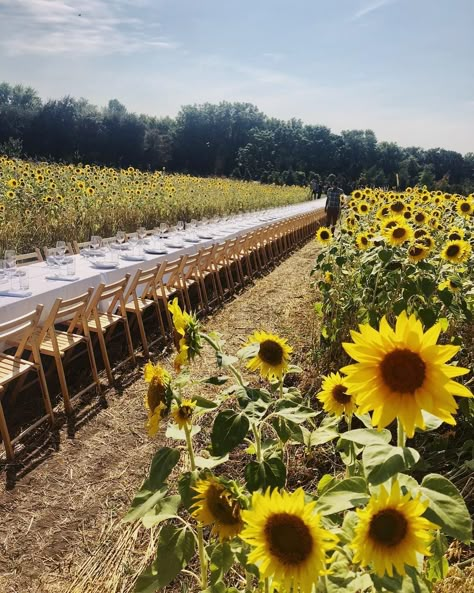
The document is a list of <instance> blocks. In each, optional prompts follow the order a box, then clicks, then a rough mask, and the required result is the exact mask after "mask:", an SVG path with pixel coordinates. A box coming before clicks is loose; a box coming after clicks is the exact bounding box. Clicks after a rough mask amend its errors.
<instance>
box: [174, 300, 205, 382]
mask: <svg viewBox="0 0 474 593" xmlns="http://www.w3.org/2000/svg"><path fill="white" fill-rule="evenodd" d="M168 309H169V311H170V312H171V314H172V316H173V325H174V329H175V346H176V349H177V350H178V355H177V356H176V358H175V360H174V366H175V368H176V370H177V371H179V370H180V369H181V367H182V366H183V365H185V364H187V363H188V362H190V361H192V360H193V359H194V358H195V357H196V356H197V355H198V354H199V353H200V352H201V349H202V345H201V336H200V334H199V330H200V324H199V321H198V320H197V319H196V317H195V316H194V315H190V314H189V313H187V312H186V311H184V310H181V308H180V306H179V304H178V299H177V298H175V299H173V301H172V302H171V303H169V304H168Z"/></svg>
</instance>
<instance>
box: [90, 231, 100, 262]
mask: <svg viewBox="0 0 474 593" xmlns="http://www.w3.org/2000/svg"><path fill="white" fill-rule="evenodd" d="M101 243H102V237H99V235H92V237H91V249H93V250H94V253H92V255H93V256H94V257H95V255H96V253H95V252H96V251H97V250H98V249H99V247H100V245H101Z"/></svg>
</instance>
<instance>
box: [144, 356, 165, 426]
mask: <svg viewBox="0 0 474 593" xmlns="http://www.w3.org/2000/svg"><path fill="white" fill-rule="evenodd" d="M144 378H145V381H146V382H147V383H149V385H148V391H147V393H146V395H145V401H144V403H145V408H146V410H147V412H148V420H147V423H146V428H147V429H148V434H149V436H151V437H152V436H155V434H156V433H157V432H158V428H159V426H160V421H161V419H162V418H163V416H164V414H165V413H166V410H167V409H168V408H169V402H168V401H167V391H168V388H169V385H170V382H171V376H170V375H169V373H168V372H167V371H165V369H164V368H163V367H161V366H160V365H158V364H157V365H154V364H153V363H151V362H147V364H146V365H145V369H144Z"/></svg>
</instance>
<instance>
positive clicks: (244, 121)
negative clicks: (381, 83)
mask: <svg viewBox="0 0 474 593" xmlns="http://www.w3.org/2000/svg"><path fill="white" fill-rule="evenodd" d="M0 153H3V154H8V155H10V156H18V157H20V156H23V157H30V158H36V159H46V160H54V161H62V162H68V163H69V162H73V163H77V162H83V163H91V164H93V163H94V164H98V165H107V166H112V167H128V166H133V167H137V168H139V169H143V170H147V169H148V170H156V169H161V168H166V169H167V170H171V171H176V172H182V173H190V174H194V175H204V176H207V175H213V176H231V177H236V178H240V179H246V180H254V181H261V182H264V183H276V184H287V185H306V184H307V183H308V182H309V181H310V179H312V178H313V177H315V176H316V177H319V178H320V179H321V181H322V182H323V183H324V182H325V181H326V180H327V178H328V176H329V175H331V174H332V175H336V177H337V179H338V182H339V184H340V185H342V186H343V187H344V189H346V191H347V190H350V189H352V188H354V187H356V186H360V185H366V184H368V185H373V186H380V187H396V186H397V184H399V187H400V188H401V189H404V188H405V187H407V186H413V185H416V184H422V185H426V186H427V187H428V188H429V189H441V190H443V191H454V192H459V193H470V192H472V191H474V152H469V153H467V154H465V155H464V156H463V155H462V154H460V153H458V152H456V151H453V150H445V149H442V148H433V149H429V150H425V149H422V148H418V147H408V148H404V147H401V146H399V145H398V144H396V143H395V142H379V141H378V140H377V138H376V136H375V134H374V132H373V131H372V130H345V131H342V132H341V134H335V133H334V132H332V131H331V130H330V129H329V128H328V127H327V126H323V125H307V124H304V123H303V122H302V121H301V120H299V119H291V120H289V121H284V120H281V119H276V118H271V117H268V116H266V115H265V114H264V113H262V112H261V111H260V110H259V109H258V108H257V107H256V106H254V105H252V104H250V103H237V102H236V103H229V102H222V103H219V104H218V105H214V104H210V103H205V104H203V105H186V106H183V107H182V108H181V109H180V111H179V113H178V115H177V116H176V117H175V118H171V117H152V116H148V115H143V114H136V113H132V112H130V111H128V110H127V108H126V107H125V106H124V105H123V104H122V103H120V102H119V101H118V100H117V99H112V100H110V101H109V102H108V104H107V106H105V107H102V108H100V107H97V106H95V105H92V104H91V103H89V101H87V100H86V99H83V98H80V99H75V98H73V97H70V96H66V97H63V98H61V99H50V100H48V101H46V102H43V101H42V100H41V98H40V97H39V95H38V93H37V92H36V91H35V90H34V89H33V88H31V87H25V86H22V85H10V84H8V83H6V82H4V83H1V84H0Z"/></svg>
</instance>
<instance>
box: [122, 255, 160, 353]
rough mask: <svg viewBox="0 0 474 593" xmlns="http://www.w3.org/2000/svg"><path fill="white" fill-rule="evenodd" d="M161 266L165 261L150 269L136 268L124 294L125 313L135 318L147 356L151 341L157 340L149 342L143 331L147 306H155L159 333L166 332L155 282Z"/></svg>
mask: <svg viewBox="0 0 474 593" xmlns="http://www.w3.org/2000/svg"><path fill="white" fill-rule="evenodd" d="M161 266H163V267H166V262H163V263H162V264H161V265H157V266H155V267H154V268H152V269H150V270H137V272H136V274H135V276H134V277H133V278H132V280H131V282H130V285H129V288H128V289H127V290H126V292H125V295H124V301H125V310H126V311H127V313H131V314H132V315H134V316H135V317H136V319H137V323H138V329H139V331H140V337H141V341H142V345H143V352H144V354H145V356H146V357H148V358H149V356H150V349H149V346H150V345H153V343H156V341H157V340H155V341H154V342H151V343H150V344H149V342H148V338H147V336H146V332H145V325H144V323H143V313H144V312H145V311H146V310H147V309H148V308H149V307H154V308H155V310H156V315H157V317H158V323H159V325H160V328H161V334H162V336H163V337H164V336H165V334H166V330H165V326H164V323H163V316H162V314H161V308H160V303H159V298H158V295H157V294H156V282H155V278H156V275H157V274H158V272H159V270H160V267H161Z"/></svg>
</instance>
